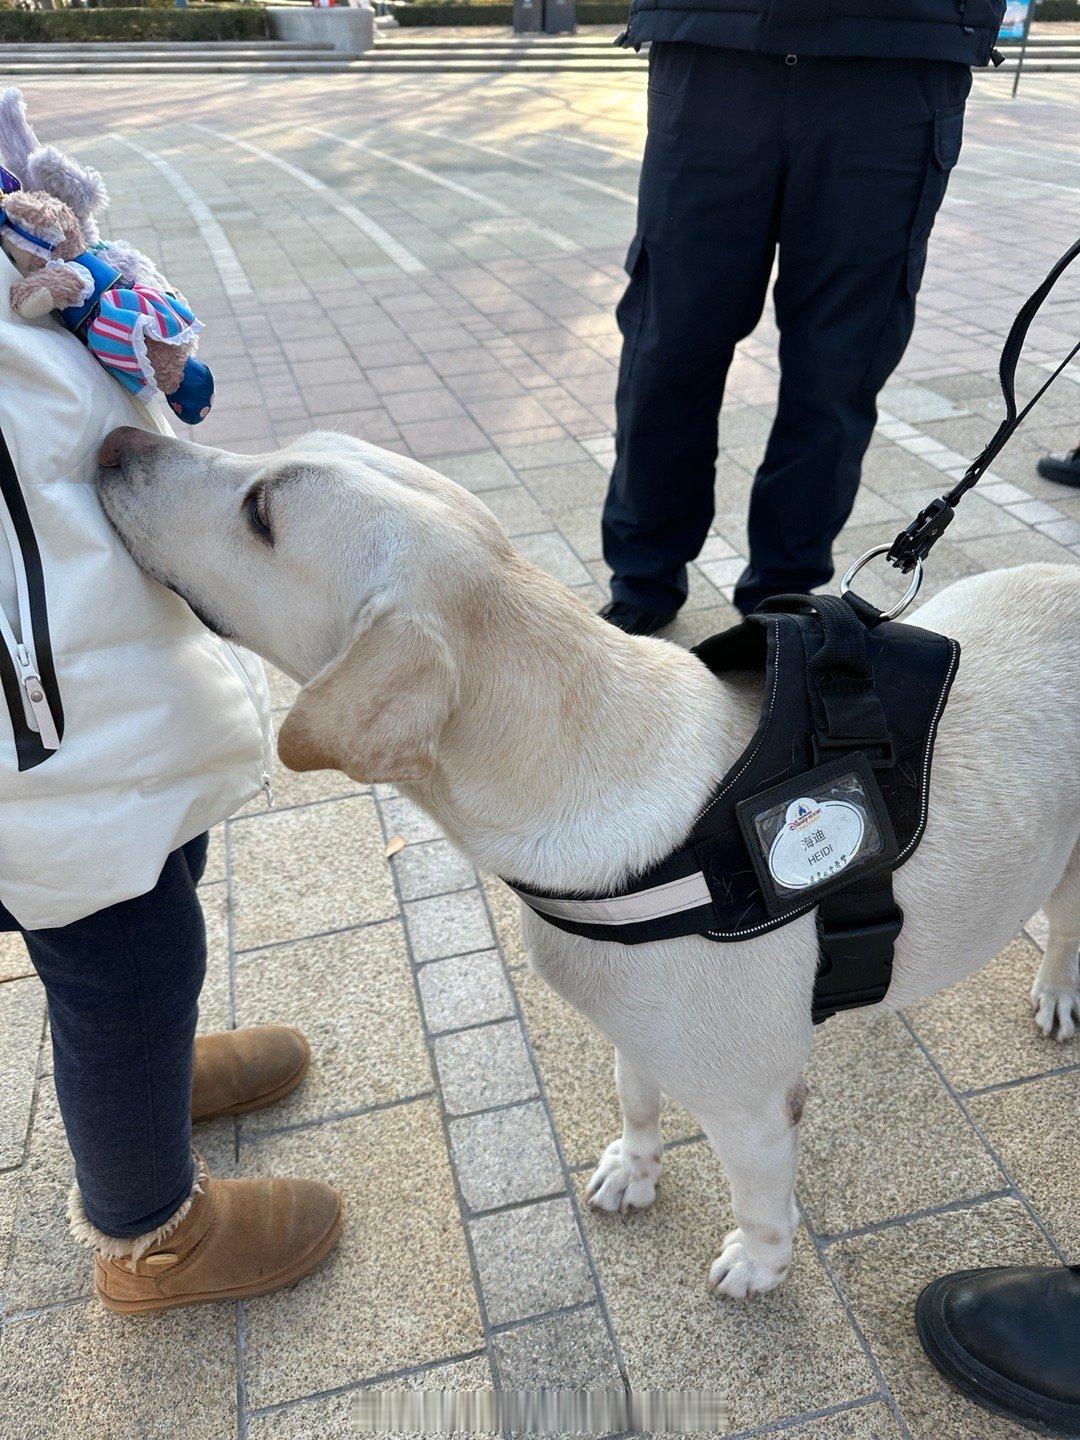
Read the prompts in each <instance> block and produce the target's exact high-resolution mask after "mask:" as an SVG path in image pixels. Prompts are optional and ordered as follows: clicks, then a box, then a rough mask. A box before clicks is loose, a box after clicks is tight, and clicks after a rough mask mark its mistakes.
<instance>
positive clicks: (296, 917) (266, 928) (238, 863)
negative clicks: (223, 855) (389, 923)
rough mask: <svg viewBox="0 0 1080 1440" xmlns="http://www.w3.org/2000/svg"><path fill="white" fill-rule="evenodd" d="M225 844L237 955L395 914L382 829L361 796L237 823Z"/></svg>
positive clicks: (373, 809)
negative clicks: (230, 873) (228, 850)
mask: <svg viewBox="0 0 1080 1440" xmlns="http://www.w3.org/2000/svg"><path fill="white" fill-rule="evenodd" d="M231 844H232V856H233V860H232V871H233V903H234V906H235V911H234V916H233V944H234V945H235V946H236V948H237V949H238V950H243V949H247V948H250V947H251V946H255V945H269V944H272V943H274V942H275V941H279V940H297V939H300V938H302V937H304V936H306V935H315V934H318V933H320V932H322V931H326V930H342V929H345V928H346V927H347V926H350V925H361V924H364V923H365V922H368V921H372V920H382V919H385V918H386V917H387V916H390V915H394V914H396V913H397V901H396V899H395V897H394V888H393V884H392V882H391V879H390V870H389V866H388V865H386V863H385V859H384V856H383V851H384V848H385V844H384V841H383V835H382V830H381V828H380V826H379V820H378V816H377V814H376V811H375V805H374V802H373V801H372V800H370V799H369V798H368V797H366V796H358V797H356V798H355V799H351V800H339V801H338V802H336V803H335V804H333V805H311V806H308V807H306V808H304V809H300V810H284V811H282V812H281V813H280V814H273V813H271V814H269V815H264V816H261V817H260V818H259V819H257V820H241V821H237V822H236V823H235V824H234V825H233V826H232V827H231Z"/></svg>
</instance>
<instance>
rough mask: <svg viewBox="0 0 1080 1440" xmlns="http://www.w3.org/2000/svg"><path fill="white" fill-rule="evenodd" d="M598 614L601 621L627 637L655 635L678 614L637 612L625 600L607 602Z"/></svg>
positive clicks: (675, 611) (648, 611)
mask: <svg viewBox="0 0 1080 1440" xmlns="http://www.w3.org/2000/svg"><path fill="white" fill-rule="evenodd" d="M599 613H600V619H601V620H606V621H607V622H608V624H609V625H614V626H616V628H617V629H619V630H625V631H626V633H627V635H655V634H656V632H657V631H658V630H663V628H664V627H665V625H670V624H671V622H672V621H673V620H674V619H675V616H676V615H677V614H678V613H679V612H678V611H677V610H672V612H671V614H670V615H657V614H656V612H655V611H653V610H639V609H638V607H637V606H636V605H629V604H627V602H626V601H625V600H609V601H608V603H607V604H606V605H605V606H604V608H603V609H602V610H601V611H600V612H599Z"/></svg>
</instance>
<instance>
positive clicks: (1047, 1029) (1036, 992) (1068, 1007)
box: [1031, 980, 1080, 1040]
mask: <svg viewBox="0 0 1080 1440" xmlns="http://www.w3.org/2000/svg"><path fill="white" fill-rule="evenodd" d="M1031 1008H1032V1009H1033V1010H1034V1011H1035V1024H1036V1025H1037V1026H1038V1027H1039V1029H1040V1030H1041V1031H1042V1033H1043V1034H1044V1035H1045V1036H1046V1037H1047V1039H1048V1040H1053V1039H1058V1040H1071V1039H1072V1037H1073V1036H1074V1035H1075V1034H1076V1026H1077V1023H1078V1022H1080V989H1077V988H1076V987H1075V986H1065V987H1062V986H1059V985H1046V984H1040V982H1039V981H1038V980H1036V981H1035V984H1034V985H1033V986H1032V987H1031Z"/></svg>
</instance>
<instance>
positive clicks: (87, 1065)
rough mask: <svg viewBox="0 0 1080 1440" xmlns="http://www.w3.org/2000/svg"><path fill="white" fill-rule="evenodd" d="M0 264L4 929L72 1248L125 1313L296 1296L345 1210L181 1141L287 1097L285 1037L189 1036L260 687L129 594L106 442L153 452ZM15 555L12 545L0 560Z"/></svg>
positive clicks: (157, 592) (261, 753)
mask: <svg viewBox="0 0 1080 1440" xmlns="http://www.w3.org/2000/svg"><path fill="white" fill-rule="evenodd" d="M15 278H17V277H16V272H15V270H14V267H12V266H11V264H10V262H9V261H8V260H7V258H6V257H4V256H2V255H0V528H2V531H3V536H4V541H0V696H2V702H3V703H2V704H0V929H5V930H18V931H20V932H21V933H22V935H23V937H24V938H25V941H26V945H27V949H28V952H29V955H30V958H31V960H32V962H33V964H34V967H35V969H36V970H37V973H38V975H39V976H40V978H41V981H42V983H43V984H44V987H45V991H46V995H47V999H48V1009H49V1018H50V1024H51V1033H52V1045H53V1055H54V1077H55V1083H56V1091H57V1098H58V1100H59V1103H60V1110H61V1113H62V1116H63V1120H64V1126H65V1129H66V1132H67V1137H68V1143H69V1145H70V1147H71V1150H72V1153H73V1156H74V1159H75V1177H76V1183H75V1186H74V1188H73V1190H72V1195H71V1201H70V1216H71V1222H72V1229H73V1232H74V1233H75V1235H76V1237H77V1238H78V1239H80V1240H81V1241H83V1242H84V1243H85V1244H87V1245H88V1246H90V1247H91V1248H92V1249H93V1250H94V1252H95V1288H96V1291H97V1293H98V1295H99V1297H100V1299H101V1300H102V1301H103V1303H104V1304H106V1305H108V1306H109V1307H110V1308H111V1309H114V1310H118V1311H121V1312H124V1313H133V1312H137V1311H145V1310H156V1309H166V1308H170V1307H172V1306H175V1305H184V1304H190V1303H193V1302H195V1301H205V1300H213V1299H238V1298H242V1297H243V1296H245V1295H253V1294H261V1293H265V1292H266V1291H268V1290H272V1289H275V1288H277V1287H278V1286H280V1285H285V1284H291V1283H293V1282H294V1281H295V1280H297V1279H299V1278H300V1276H301V1275H303V1274H305V1273H306V1272H307V1271H308V1270H310V1269H312V1268H313V1267H314V1266H315V1265H316V1264H318V1263H319V1261H321V1259H322V1258H323V1257H324V1256H325V1255H326V1254H327V1253H328V1252H329V1250H330V1249H331V1248H332V1246H333V1244H334V1243H335V1241H336V1239H337V1236H338V1233H339V1231H340V1227H341V1203H340V1198H339V1196H338V1195H337V1193H336V1192H335V1191H334V1190H332V1189H331V1188H330V1187H329V1186H327V1185H323V1184H321V1183H319V1182H315V1181H307V1180H261V1179H248V1180H232V1181H223V1180H215V1179H213V1178H212V1177H210V1176H209V1174H208V1173H207V1171H206V1167H205V1165H203V1163H202V1162H201V1161H200V1160H199V1158H198V1156H197V1155H193V1152H192V1143H191V1130H192V1122H193V1119H194V1120H205V1119H209V1118H211V1117H213V1116H218V1115H237V1114H244V1113H247V1112H249V1111H252V1110H256V1109H259V1108H261V1107H262V1106H263V1105H266V1104H270V1103H273V1102H274V1101H276V1100H278V1099H280V1098H282V1097H283V1096H284V1095H286V1094H288V1093H289V1092H290V1091H291V1090H292V1089H294V1088H295V1087H296V1085H298V1084H299V1083H300V1081H301V1080H302V1078H303V1076H304V1073H305V1071H306V1070H307V1067H308V1063H309V1059H310V1052H309V1049H308V1045H307V1042H306V1040H305V1039H304V1037H303V1036H302V1035H301V1034H300V1033H299V1032H298V1031H296V1030H293V1029H290V1028H288V1027H285V1026H264V1027H258V1028H256V1029H251V1030H234V1031H229V1032H225V1033H223V1034H219V1035H212V1036H205V1037H203V1036H200V1037H199V1038H198V1039H196V1036H195V1026H196V1019H197V1014H198V997H199V991H200V989H201V987H202V982H203V977H204V974H205V967H206V940H205V928H204V924H203V917H202V911H201V908H200V905H199V900H198V896H197V893H196V886H197V885H198V882H199V879H200V877H201V874H202V871H203V867H204V865H205V861H206V852H207V831H208V829H209V828H210V827H211V826H213V825H215V824H217V823H218V822H219V821H220V820H222V819H224V818H225V817H226V816H228V815H230V814H232V813H233V812H234V811H235V810H237V809H238V808H239V807H240V806H242V805H244V804H245V803H246V802H247V801H249V800H250V799H251V798H252V796H254V795H257V794H258V793H259V791H260V789H261V788H263V787H264V786H267V785H268V771H269V757H270V753H271V744H272V732H271V728H270V720H269V702H268V697H267V693H266V684H265V679H264V677H263V674H262V668H261V666H260V664H259V663H258V662H257V661H256V660H255V659H254V658H253V657H251V656H246V655H240V654H238V653H237V652H236V651H234V650H233V649H232V648H231V647H229V646H228V645H227V644H225V643H224V642H223V641H221V640H219V639H217V638H216V637H215V636H213V635H211V634H210V633H209V631H207V630H206V629H205V628H204V627H203V626H202V624H201V623H200V622H199V620H198V619H197V618H196V617H195V616H194V615H193V614H192V612H191V611H190V610H189V609H188V607H187V606H186V605H185V604H184V603H183V601H181V600H179V599H177V597H176V596H175V595H172V594H170V593H169V592H168V591H166V590H164V589H163V588H162V587H160V586H158V585H157V584H155V583H154V582H153V581H152V580H150V579H148V578H147V577H146V576H145V575H143V574H142V573H141V572H140V571H139V570H138V569H137V568H136V566H135V565H134V563H133V562H132V561H131V560H130V558H129V557H128V555H127V554H126V552H125V551H124V550H123V548H122V547H121V545H120V543H119V541H118V540H117V538H116V536H115V534H114V532H113V531H112V529H111V528H110V526H109V525H108V522H107V521H106V519H105V517H104V515H103V514H102V512H101V509H100V507H99V505H98V501H97V498H96V495H95V492H94V489H93V485H92V480H93V476H94V474H95V471H96V464H97V452H98V448H99V446H100V444H101V441H102V440H103V438H104V437H105V436H106V435H107V434H108V433H109V432H110V430H112V429H113V428H115V427H116V426H118V425H140V426H143V427H144V428H151V429H158V430H162V431H166V430H167V429H168V426H167V424H166V422H165V421H164V419H163V418H162V417H161V416H160V415H159V414H157V413H155V412H153V411H151V410H148V409H146V408H144V407H143V406H142V405H140V404H139V403H137V402H136V401H134V400H132V399H131V398H130V397H129V396H128V395H127V394H126V392H125V391H124V390H123V389H122V388H121V387H120V386H119V385H117V384H116V383H115V381H113V380H112V379H111V378H110V377H109V376H108V375H107V374H106V373H105V371H104V370H103V369H102V368H101V367H100V366H99V365H98V364H97V363H96V361H94V360H93V359H92V358H91V356H90V355H89V354H88V352H87V351H86V350H85V349H84V348H83V346H82V345H81V344H80V343H79V341H78V340H77V339H76V338H75V337H74V336H72V335H71V334H70V333H68V332H66V331H65V330H63V329H62V327H61V326H59V325H58V324H57V323H56V322H55V321H53V320H50V319H45V320H41V321H35V322H32V323H31V322H27V321H24V320H22V319H21V318H20V317H19V316H17V315H15V314H14V313H13V312H12V311H11V309H10V305H9V302H8V292H9V290H10V286H11V282H12V280H13V279H15ZM4 542H6V544H5V543H4Z"/></svg>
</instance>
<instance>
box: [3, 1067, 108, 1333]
mask: <svg viewBox="0 0 1080 1440" xmlns="http://www.w3.org/2000/svg"><path fill="white" fill-rule="evenodd" d="M18 1178H19V1192H18V1198H17V1207H16V1212H15V1228H14V1235H13V1242H12V1249H11V1263H10V1265H9V1268H8V1274H7V1284H6V1287H5V1291H4V1310H5V1312H6V1313H7V1314H9V1315H10V1314H15V1313H19V1312H21V1311H25V1310H36V1309H39V1308H40V1307H41V1306H43V1305H51V1304H55V1303H57V1302H59V1301H64V1300H73V1299H76V1298H77V1297H80V1296H85V1295H89V1293H90V1291H91V1289H92V1287H93V1278H94V1277H93V1267H92V1264H91V1260H90V1256H89V1254H88V1252H87V1251H86V1250H84V1249H83V1248H82V1247H81V1246H79V1245H77V1244H76V1243H75V1241H74V1240H73V1239H72V1238H71V1235H70V1233H69V1231H68V1222H67V1201H68V1192H69V1191H70V1189H71V1186H72V1182H73V1181H74V1179H75V1166H74V1164H73V1162H72V1159H71V1152H70V1151H69V1150H68V1146H67V1138H66V1136H65V1135H64V1126H63V1122H62V1121H61V1119H60V1110H59V1107H58V1106H57V1103H56V1091H55V1089H54V1088H53V1083H52V1077H51V1076H44V1077H43V1078H42V1079H41V1081H40V1082H39V1084H38V1095H37V1103H36V1105H35V1108H34V1128H33V1132H32V1134H31V1136H30V1144H29V1147H28V1150H27V1157H26V1164H25V1165H24V1166H23V1168H22V1170H21V1171H20V1172H18Z"/></svg>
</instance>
